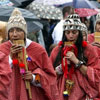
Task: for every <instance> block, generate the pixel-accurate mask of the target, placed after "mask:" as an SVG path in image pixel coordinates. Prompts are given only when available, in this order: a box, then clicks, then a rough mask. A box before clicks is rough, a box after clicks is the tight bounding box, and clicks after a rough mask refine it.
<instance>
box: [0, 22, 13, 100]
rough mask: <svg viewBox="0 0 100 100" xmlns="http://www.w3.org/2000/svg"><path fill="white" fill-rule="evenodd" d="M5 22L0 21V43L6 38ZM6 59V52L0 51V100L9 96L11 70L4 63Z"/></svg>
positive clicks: (6, 62) (5, 99)
mask: <svg viewBox="0 0 100 100" xmlns="http://www.w3.org/2000/svg"><path fill="white" fill-rule="evenodd" d="M6 24H7V23H6V22H3V21H0V45H1V43H3V42H4V41H5V40H6ZM4 59H5V60H4ZM7 60H8V59H7V57H6V54H4V53H2V52H1V51H0V100H8V96H9V89H10V83H11V73H12V70H11V68H10V67H9V66H7V65H6V64H9V63H8V61H7Z"/></svg>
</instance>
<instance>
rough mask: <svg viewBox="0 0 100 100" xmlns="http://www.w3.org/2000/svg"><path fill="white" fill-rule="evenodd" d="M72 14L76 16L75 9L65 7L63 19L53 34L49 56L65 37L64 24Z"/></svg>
mask: <svg viewBox="0 0 100 100" xmlns="http://www.w3.org/2000/svg"><path fill="white" fill-rule="evenodd" d="M70 14H74V8H73V7H71V6H65V7H64V8H63V9H62V15H63V19H62V20H60V22H59V23H57V25H56V26H55V27H54V30H53V32H52V39H53V43H52V44H51V45H50V47H49V56H50V53H51V51H52V49H53V48H54V47H55V46H57V44H58V43H59V41H61V39H62V35H63V23H64V21H65V19H66V17H67V16H68V15H70Z"/></svg>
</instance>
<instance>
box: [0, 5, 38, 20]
mask: <svg viewBox="0 0 100 100" xmlns="http://www.w3.org/2000/svg"><path fill="white" fill-rule="evenodd" d="M14 9H15V7H13V6H3V7H0V20H3V21H8V19H9V17H10V15H11V13H12V11H13V10H14ZM19 10H20V11H21V12H22V15H23V17H24V18H25V20H26V21H34V20H35V21H36V20H39V18H37V17H36V16H35V15H34V14H33V13H31V12H30V11H28V10H25V9H21V8H19Z"/></svg>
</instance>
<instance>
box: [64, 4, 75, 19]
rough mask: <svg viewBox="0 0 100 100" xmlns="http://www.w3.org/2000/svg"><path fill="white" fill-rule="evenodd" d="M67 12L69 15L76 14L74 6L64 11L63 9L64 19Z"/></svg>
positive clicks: (66, 7)
mask: <svg viewBox="0 0 100 100" xmlns="http://www.w3.org/2000/svg"><path fill="white" fill-rule="evenodd" d="M66 12H67V13H68V14H74V8H73V7H72V6H65V7H64V8H63V9H62V14H63V17H66V16H65V14H66Z"/></svg>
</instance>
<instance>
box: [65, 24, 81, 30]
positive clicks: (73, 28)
mask: <svg viewBox="0 0 100 100" xmlns="http://www.w3.org/2000/svg"><path fill="white" fill-rule="evenodd" d="M66 30H80V31H81V26H80V25H66V26H65V27H64V31H66Z"/></svg>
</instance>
